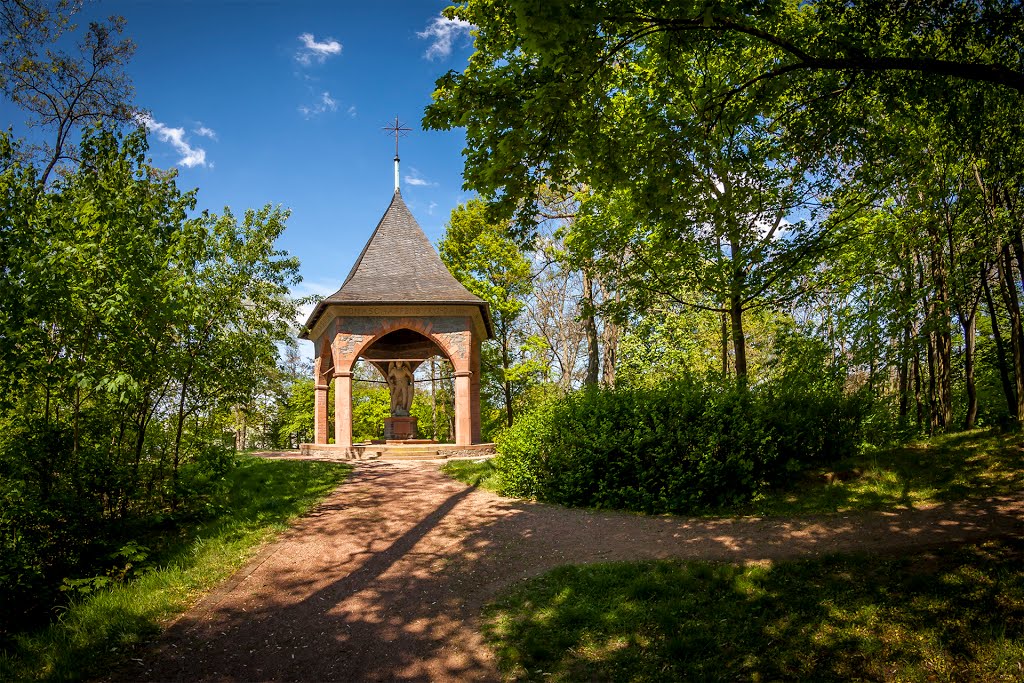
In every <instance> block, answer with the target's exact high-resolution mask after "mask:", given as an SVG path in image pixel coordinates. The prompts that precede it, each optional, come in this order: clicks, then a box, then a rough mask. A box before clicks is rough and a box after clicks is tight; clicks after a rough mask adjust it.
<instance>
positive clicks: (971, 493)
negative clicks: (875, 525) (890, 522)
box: [715, 429, 1024, 516]
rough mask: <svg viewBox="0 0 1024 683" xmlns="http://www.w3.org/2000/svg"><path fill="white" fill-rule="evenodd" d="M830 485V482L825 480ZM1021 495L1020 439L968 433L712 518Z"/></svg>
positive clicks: (880, 455)
mask: <svg viewBox="0 0 1024 683" xmlns="http://www.w3.org/2000/svg"><path fill="white" fill-rule="evenodd" d="M830 480H831V481H830ZM1022 489H1024V449H1022V438H1021V435H1020V434H1004V433H1000V432H998V431H995V430H981V429H978V430H973V431H970V432H961V433H959V434H950V435H946V436H939V437H935V438H933V439H930V440H927V441H920V442H917V443H912V444H909V445H906V446H901V447H897V448H891V449H886V450H881V451H876V452H874V453H872V454H865V455H863V456H860V457H858V458H856V459H853V460H849V461H846V462H842V463H838V464H836V465H833V466H831V467H829V468H826V469H819V470H815V471H812V472H808V473H806V474H805V475H804V477H803V479H802V480H801V481H799V482H797V483H796V484H795V485H793V486H792V487H789V488H788V489H787V490H781V491H773V492H769V493H767V494H765V495H763V496H762V497H761V498H760V499H758V500H755V501H754V502H753V503H751V504H749V505H746V506H743V507H741V508H739V509H733V510H717V511H715V512H716V513H717V514H730V513H731V514H736V513H739V514H752V515H762V516H789V515H800V514H821V513H829V512H848V511H859V510H885V509H895V508H908V507H916V506H919V505H922V504H928V503H942V502H949V501H956V500H964V499H967V498H975V497H983V496H995V495H1001V494H1006V493H1011V492H1014V491H1020V490H1022Z"/></svg>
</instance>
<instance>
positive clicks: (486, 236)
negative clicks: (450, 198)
mask: <svg viewBox="0 0 1024 683" xmlns="http://www.w3.org/2000/svg"><path fill="white" fill-rule="evenodd" d="M438 246H439V252H440V255H441V260H442V261H444V263H445V265H446V266H447V267H448V269H449V270H450V271H451V272H452V274H453V275H454V276H455V277H456V278H457V279H458V280H459V282H461V283H462V284H463V285H465V287H466V288H467V289H468V290H469V291H471V292H472V293H473V294H476V295H477V296H479V297H480V298H481V299H483V300H484V301H486V302H487V304H488V306H489V307H490V311H491V320H492V321H493V323H494V335H495V339H494V340H493V341H490V342H487V343H486V344H485V348H484V349H483V357H482V366H483V373H484V377H483V386H484V387H485V388H490V389H492V391H495V393H497V397H496V398H498V402H499V403H501V404H502V405H503V407H504V410H505V418H506V422H507V424H508V425H511V424H512V421H513V419H514V416H515V399H516V397H517V396H518V395H519V394H520V393H521V392H522V391H523V389H524V388H525V387H527V386H529V384H530V383H531V381H532V379H533V378H534V376H535V375H536V373H537V371H538V366H537V363H536V357H535V354H533V353H531V349H534V348H536V343H535V342H533V343H531V340H530V339H529V338H528V337H527V336H526V335H525V334H524V332H523V330H524V328H523V326H522V325H521V324H520V323H519V320H520V318H521V316H522V315H523V312H524V310H525V309H526V298H527V297H528V296H529V295H530V292H531V290H532V270H531V268H530V262H529V261H528V260H527V258H526V256H525V255H524V254H523V252H522V250H521V249H520V247H519V246H518V244H516V242H515V241H514V240H513V239H512V238H511V233H510V230H509V224H508V223H507V222H494V221H491V220H489V218H488V217H487V210H486V205H485V204H484V203H483V202H482V201H481V200H479V199H473V200H470V201H469V202H466V203H465V204H461V205H459V206H457V207H456V208H455V209H454V210H452V215H451V218H450V219H449V221H448V224H447V226H446V229H445V234H444V237H443V238H442V239H441V242H440V244H439V245H438Z"/></svg>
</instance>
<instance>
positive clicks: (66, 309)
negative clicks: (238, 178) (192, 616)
mask: <svg viewBox="0 0 1024 683" xmlns="http://www.w3.org/2000/svg"><path fill="white" fill-rule="evenodd" d="M146 153H147V143H146V139H145V135H144V131H142V130H138V131H134V132H131V133H129V134H126V135H122V134H119V133H115V132H111V131H105V130H101V129H92V130H90V131H88V132H87V133H86V135H85V136H84V137H83V139H82V141H81V144H80V147H79V151H78V158H79V160H80V162H81V166H80V167H79V168H78V170H77V171H75V172H73V173H68V174H66V175H64V176H62V177H61V178H60V180H58V181H56V182H55V183H53V184H52V185H51V186H46V187H41V186H40V184H39V183H38V182H37V181H36V178H37V177H38V173H37V171H36V170H35V169H34V168H33V167H31V166H30V165H23V164H22V163H20V162H19V161H18V160H17V159H18V153H17V150H16V149H15V146H14V145H13V144H11V143H10V141H9V138H8V137H7V136H6V135H5V134H3V135H0V197H2V202H3V212H4V213H3V216H4V219H3V221H0V250H2V256H3V258H4V261H3V263H4V266H3V268H2V269H0V270H2V274H0V285H2V286H3V289H4V291H5V292H6V293H7V294H5V296H4V297H2V298H0V397H2V398H0V499H2V500H4V501H5V503H6V504H5V505H4V509H3V513H2V516H0V527H2V531H3V540H2V541H0V543H2V544H3V548H2V550H3V551H5V552H3V556H2V557H0V587H2V590H0V601H2V604H0V613H2V615H3V619H2V622H0V632H2V631H3V630H5V629H6V628H8V627H9V626H10V624H12V623H24V622H30V621H32V620H34V619H39V618H48V617H49V616H50V615H51V614H52V612H51V608H52V607H54V606H55V605H59V604H61V603H62V602H63V601H64V600H65V599H66V598H67V596H66V595H61V594H60V592H59V589H60V587H61V586H62V585H63V579H65V578H72V579H75V578H79V577H76V575H77V574H79V573H80V572H87V573H89V572H93V571H94V570H96V569H97V568H101V569H102V568H104V567H105V565H106V563H108V562H110V561H113V560H111V557H112V555H113V554H114V553H116V552H118V551H119V550H120V549H122V548H124V547H126V545H125V544H126V543H127V542H128V541H130V540H131V534H132V533H133V529H135V528H136V527H137V526H140V525H141V526H145V525H147V524H150V523H152V522H154V520H157V521H159V520H166V519H170V518H172V517H174V516H180V515H188V514H193V513H198V512H201V511H203V510H205V506H207V505H208V504H209V497H210V496H211V495H212V494H213V493H214V492H215V491H216V489H217V486H218V484H217V482H218V481H219V480H221V479H222V478H223V476H224V474H225V473H226V472H227V471H229V470H230V469H231V467H232V464H233V462H234V460H233V453H232V452H231V450H232V449H233V447H234V445H235V444H234V442H235V441H236V440H238V441H240V442H242V443H244V440H245V439H244V436H241V438H240V439H239V436H240V435H239V434H237V433H236V434H231V433H230V432H228V429H229V428H230V426H231V424H232V423H233V422H236V417H237V416H245V415H247V414H251V413H253V412H255V409H254V406H255V405H256V404H257V403H259V402H260V401H261V400H262V399H263V396H264V395H265V394H267V393H268V392H269V391H270V390H271V388H272V385H273V383H274V382H275V380H276V379H277V378H278V373H277V368H276V363H277V344H278V342H280V341H281V340H283V339H286V338H288V337H289V336H290V334H291V330H290V326H291V322H292V320H294V318H295V312H296V306H295V302H294V301H293V300H292V299H291V297H290V296H289V288H290V287H291V286H292V285H294V284H295V283H296V282H297V281H298V272H297V271H298V262H297V261H296V260H295V259H294V258H291V257H288V255H287V254H286V253H284V252H282V251H280V250H279V249H277V247H276V246H275V242H276V240H277V239H278V237H279V236H280V235H281V232H282V231H283V230H284V225H285V220H286V218H287V212H285V211H283V210H282V209H280V208H274V207H270V206H267V207H264V208H263V209H261V210H259V211H246V212H245V213H244V215H242V216H235V215H234V214H232V213H231V212H230V211H228V210H226V211H225V212H224V213H223V214H222V215H219V216H218V215H213V214H209V213H203V214H201V215H199V216H196V217H193V218H189V213H190V212H191V211H192V209H193V208H194V205H195V198H194V194H195V193H194V192H185V193H183V192H181V191H180V190H179V189H178V188H177V186H176V184H175V181H174V173H173V172H166V171H162V170H160V169H157V168H154V167H152V166H150V165H149V164H148V162H147V161H146ZM121 560H123V562H122V567H121V569H124V567H125V566H126V565H127V564H134V563H132V561H131V560H127V559H124V558H121ZM121 560H118V561H119V562H121ZM107 569H109V568H107ZM100 574H103V572H99V573H98V574H89V575H90V576H91V575H100ZM103 575H105V574H103ZM78 585H79V586H80V587H84V586H86V584H84V583H83V584H78ZM90 585H95V582H93V583H92V584H90Z"/></svg>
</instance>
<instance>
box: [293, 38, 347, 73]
mask: <svg viewBox="0 0 1024 683" xmlns="http://www.w3.org/2000/svg"><path fill="white" fill-rule="evenodd" d="M299 42H300V43H302V47H300V48H299V49H298V51H296V53H295V60H296V61H297V62H298V63H299V64H302V65H303V66H309V65H310V64H312V63H313V62H316V63H317V64H323V63H324V62H325V61H327V58H328V57H333V56H334V55H340V54H341V43H339V42H338V41H336V40H334V39H333V38H325V39H324V40H322V41H317V39H316V38H314V37H313V34H312V33H303V34H302V35H301V36H299Z"/></svg>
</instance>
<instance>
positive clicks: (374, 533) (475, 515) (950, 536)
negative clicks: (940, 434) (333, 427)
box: [116, 462, 1024, 681]
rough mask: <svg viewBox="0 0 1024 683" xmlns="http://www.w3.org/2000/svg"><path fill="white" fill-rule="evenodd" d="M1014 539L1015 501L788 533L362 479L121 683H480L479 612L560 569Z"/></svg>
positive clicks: (806, 522) (367, 468)
mask: <svg viewBox="0 0 1024 683" xmlns="http://www.w3.org/2000/svg"><path fill="white" fill-rule="evenodd" d="M1021 533H1024V496H1014V497H1008V498H998V499H990V500H984V501H974V502H971V503H964V504H956V505H942V506H937V507H933V508H928V509H922V510H910V511H900V512H888V513H871V514H858V515H850V516H849V517H822V518H801V519H798V520H760V519H739V520H693V519H686V518H678V517H642V516H637V515H630V514H620V513H602V512H588V511H580V510H567V509H563V508H559V507H554V506H548V505H542V504H536V503H528V502H523V501H515V500H507V499H503V498H499V497H498V496H495V495H493V494H491V493H488V492H486V491H480V490H475V489H472V488H468V487H466V486H464V485H463V484H460V483H459V482H456V481H453V480H451V479H448V478H447V477H445V476H444V475H442V474H441V473H440V472H438V469H437V465H436V464H432V463H408V464H406V463H384V462H372V463H366V464H360V465H359V466H358V467H357V469H356V470H355V472H354V473H353V474H352V476H351V477H350V479H349V480H348V481H347V482H346V483H345V484H343V485H342V486H341V487H340V488H339V489H338V490H337V491H336V492H335V493H333V494H332V495H331V496H330V497H329V498H328V499H327V500H326V501H325V502H324V503H323V504H321V505H320V506H319V507H318V508H316V510H314V511H313V513H311V514H310V515H308V516H307V517H304V518H302V519H301V520H299V522H298V523H297V524H296V525H295V526H294V527H293V528H292V529H291V530H289V531H288V532H287V533H286V534H285V535H284V536H283V537H282V538H281V539H280V540H279V541H278V542H277V543H275V544H273V545H272V546H270V547H268V548H267V549H266V550H265V551H264V552H263V553H262V554H261V555H260V556H258V557H257V558H255V559H254V560H253V561H252V562H250V563H249V565H248V566H246V567H245V568H244V569H243V570H242V571H240V572H239V573H238V574H236V575H235V576H234V577H233V578H232V579H231V580H230V581H229V582H228V583H227V584H225V585H224V586H222V587H221V588H220V589H218V590H217V591H216V592H214V593H212V594H211V595H209V596H207V597H206V598H205V599H204V600H203V601H202V602H200V604H199V605H197V606H196V607H195V608H194V609H193V610H192V611H190V612H189V613H187V614H186V615H184V616H183V617H182V618H181V619H180V620H179V621H178V622H176V623H175V624H174V625H173V626H172V627H171V628H170V629H169V630H168V631H167V632H166V633H165V634H164V636H163V637H162V638H161V639H160V641H159V643H158V644H157V646H155V647H154V648H152V649H151V650H150V651H147V652H144V653H142V655H140V656H141V657H142V659H143V661H142V662H141V663H138V662H130V663H129V665H128V667H127V668H125V669H123V670H122V671H120V672H119V673H118V674H117V676H116V678H117V679H118V680H175V681H198V680H220V681H250V680H281V681H293V680H303V681H363V680H435V681H441V680H492V679H495V678H496V677H497V674H496V672H495V669H494V664H493V661H492V659H491V657H490V654H489V652H488V649H487V648H486V647H485V646H484V644H483V641H482V639H481V636H480V634H479V631H478V629H477V619H478V614H479V611H480V608H481V607H482V606H483V604H484V603H485V602H486V601H487V600H488V599H490V598H491V597H492V596H493V595H494V593H495V592H496V591H497V590H499V589H500V588H503V587H505V586H507V585H509V584H511V583H513V582H515V581H518V580H520V579H522V578H524V577H528V576H533V575H536V574H540V573H542V572H544V571H546V570H547V569H550V568H552V567H554V566H557V565H560V564H565V563H582V562H595V561H605V560H625V559H643V558H664V557H682V558H694V559H696V558H700V559H714V560H730V561H755V560H774V559H783V558H794V557H805V556H809V555H818V554H826V553H830V552H835V551H839V550H866V551H872V550H877V551H893V550H899V549H901V548H910V547H920V546H928V545H933V544H941V543H949V542H954V541H956V542H959V541H966V540H972V539H978V538H984V537H989V536H995V535H1006V534H1021Z"/></svg>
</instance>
